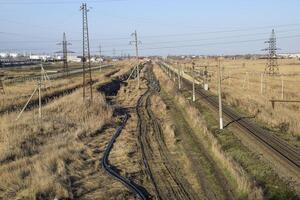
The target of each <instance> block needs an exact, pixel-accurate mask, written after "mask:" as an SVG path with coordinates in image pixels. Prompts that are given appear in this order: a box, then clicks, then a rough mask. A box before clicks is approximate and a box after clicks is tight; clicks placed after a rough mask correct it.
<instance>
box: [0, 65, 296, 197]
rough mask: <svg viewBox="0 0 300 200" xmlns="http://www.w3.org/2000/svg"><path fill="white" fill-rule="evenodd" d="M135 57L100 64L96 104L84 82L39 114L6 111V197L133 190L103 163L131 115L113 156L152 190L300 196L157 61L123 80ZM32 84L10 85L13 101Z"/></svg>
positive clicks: (56, 84)
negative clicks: (223, 128) (222, 129)
mask: <svg viewBox="0 0 300 200" xmlns="http://www.w3.org/2000/svg"><path fill="white" fill-rule="evenodd" d="M133 66H135V61H134V60H131V61H128V60H127V61H126V60H125V61H120V62H118V63H116V65H115V66H114V67H113V68H107V69H105V70H102V71H101V72H100V71H96V72H93V77H94V80H95V83H94V85H93V88H94V94H95V97H94V100H93V103H92V104H89V103H88V102H86V103H83V102H82V93H81V90H80V89H79V88H80V87H79V88H77V89H74V91H72V92H67V93H65V94H64V95H62V96H59V97H55V98H53V99H51V100H50V101H46V102H45V103H44V104H43V107H42V111H43V119H42V120H41V121H39V119H38V109H37V107H36V105H33V106H32V107H30V109H28V110H26V111H25V112H24V114H23V116H22V117H21V118H20V120H19V121H15V118H16V116H17V114H18V110H19V109H15V110H14V109H12V110H11V111H10V112H2V113H1V114H0V119H1V120H0V127H1V128H0V147H1V148H0V174H1V178H0V198H1V199H5V200H6V199H26V198H27V199H38V200H44V199H55V198H56V199H105V200H106V199H135V195H136V194H135V193H134V192H133V191H132V190H130V189H129V188H127V187H125V186H126V184H124V183H123V184H122V182H120V181H119V180H117V179H115V178H114V177H112V176H110V175H109V174H108V173H107V171H106V170H105V169H104V168H103V166H102V167H101V160H102V158H103V156H104V152H105V151H106V150H107V148H108V144H109V142H110V141H111V139H112V138H113V136H114V134H115V132H116V130H117V129H118V127H119V125H120V124H121V121H123V119H124V116H125V114H127V115H128V116H129V118H128V120H127V121H126V123H125V125H124V127H123V128H122V129H121V133H120V135H119V136H118V137H117V138H116V140H115V142H114V143H113V146H112V149H111V151H110V154H109V157H108V160H107V162H108V163H107V165H108V167H109V168H110V169H111V170H113V171H114V172H115V173H116V174H117V175H118V176H120V177H122V178H124V179H126V180H128V182H130V183H132V184H134V185H135V186H137V188H138V189H139V190H140V192H141V193H142V194H143V195H144V196H145V199H170V198H171V199H184V200H185V199H210V200H211V199H215V200H222V199H245V200H246V199H250V200H254V199H255V200H259V199H265V198H266V199H272V198H273V199H280V200H281V199H282V200H284V199H288V198H290V199H297V196H296V194H295V190H294V188H297V187H298V186H295V185H294V182H292V181H291V180H287V179H285V178H284V177H285V176H284V175H282V176H279V175H278V174H277V173H278V172H277V171H274V169H273V168H272V167H270V163H268V162H267V161H266V160H265V159H264V158H263V157H261V156H260V155H258V154H257V152H254V151H251V150H249V147H248V146H246V145H244V143H242V142H241V141H239V139H238V138H237V137H236V136H235V134H234V133H233V132H234V131H236V130H235V129H234V128H229V129H226V132H224V134H218V130H217V125H216V124H217V121H216V120H215V119H214V116H213V114H211V113H210V112H209V111H208V109H207V108H205V106H204V105H202V104H201V103H200V102H197V103H196V104H193V103H191V102H190V98H189V97H190V91H188V90H186V89H183V90H182V91H181V92H179V91H178V90H177V88H178V87H177V85H176V82H173V81H171V80H170V79H169V77H168V76H167V75H166V74H164V72H163V70H162V69H160V68H159V66H158V65H155V64H154V62H152V63H151V62H147V63H146V64H145V65H144V67H143V69H142V70H141V82H140V89H138V88H137V81H136V80H135V79H132V80H129V81H128V82H125V81H124V80H126V79H127V77H126V76H128V75H129V73H130V69H131V68H132V67H133ZM124 74H126V76H124ZM135 75H136V74H135V73H133V76H135ZM120 77H122V79H121V78H120ZM132 78H134V77H132ZM172 80H173V78H172ZM81 82H82V77H81V76H80V75H78V76H72V77H69V78H67V79H57V80H52V81H51V86H50V87H49V89H48V90H49V91H48V92H49V93H48V95H53V94H55V93H56V92H58V91H66V90H68V88H69V87H75V86H76V85H77V84H78V85H80V84H82V83H81ZM31 83H34V82H30V81H27V82H24V83H23V85H24V89H25V90H24V91H22V90H21V85H22V84H20V83H15V84H11V85H8V86H7V88H8V94H10V96H9V97H10V98H11V99H12V100H9V99H8V97H4V98H3V102H6V108H7V107H9V106H14V107H16V106H17V105H19V104H21V103H24V102H23V101H25V100H26V98H25V96H26V95H24V98H23V99H22V98H21V99H18V98H17V96H18V95H17V94H18V93H21V92H24V94H27V97H28V95H29V94H30V92H31V90H32V89H33V87H34V86H35V85H34V84H31ZM29 88H30V89H29ZM45 92H47V90H45ZM5 98H6V99H5ZM35 98H36V97H35ZM13 100H14V101H13ZM35 100H36V99H35ZM204 141H205V142H204ZM256 169H259V171H257V170H256ZM274 188H277V189H274ZM278 188H280V189H278ZM296 190H297V189H296Z"/></svg>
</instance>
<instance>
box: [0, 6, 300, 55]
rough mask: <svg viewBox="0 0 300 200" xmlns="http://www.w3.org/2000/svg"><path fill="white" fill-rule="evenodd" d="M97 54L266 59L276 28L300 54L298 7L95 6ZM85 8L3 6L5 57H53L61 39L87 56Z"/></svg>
mask: <svg viewBox="0 0 300 200" xmlns="http://www.w3.org/2000/svg"><path fill="white" fill-rule="evenodd" d="M86 2H87V4H88V6H89V7H91V10H90V12H89V29H90V38H91V50H92V52H94V53H95V52H97V51H98V46H99V44H100V43H101V44H102V47H103V51H104V54H106V55H111V54H112V50H113V49H116V54H121V52H123V53H130V54H133V51H132V49H133V47H132V46H129V41H130V39H131V38H130V34H131V33H132V32H133V31H134V30H135V29H136V30H137V31H138V34H139V37H140V40H141V41H142V45H141V47H140V48H141V54H142V55H168V54H245V53H261V51H260V50H261V49H263V48H265V47H266V45H265V44H264V42H263V40H264V39H267V38H268V37H269V35H270V33H271V29H272V27H274V28H275V31H276V34H277V36H278V46H279V47H280V48H281V49H282V52H299V51H300V50H299V47H298V46H299V45H298V44H300V12H299V8H300V1H299V0H285V1H283V0H209V1H208V0H207V1H202V0H185V1H184V0H181V1H180V0H90V1H86ZM80 5H81V1H77V0H65V1H63V0H61V1H59V0H52V1H51V0H39V1H38V0H0V7H1V12H0V22H1V23H0V24H1V26H0V51H5V50H9V51H18V52H23V51H27V52H29V51H32V52H47V53H51V52H55V51H58V50H60V47H59V46H57V45H56V43H58V42H59V41H60V40H61V39H62V33H63V32H66V33H67V38H68V40H70V41H71V42H72V43H73V45H72V46H70V49H71V50H73V51H75V52H76V53H78V54H80V53H81V29H82V25H81V12H80V11H79V7H80Z"/></svg>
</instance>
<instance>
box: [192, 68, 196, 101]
mask: <svg viewBox="0 0 300 200" xmlns="http://www.w3.org/2000/svg"><path fill="white" fill-rule="evenodd" d="M192 70H193V71H192V76H193V102H195V100H196V97H195V63H194V62H192Z"/></svg>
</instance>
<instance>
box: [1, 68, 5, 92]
mask: <svg viewBox="0 0 300 200" xmlns="http://www.w3.org/2000/svg"><path fill="white" fill-rule="evenodd" d="M3 77H4V73H3V72H0V92H1V93H2V94H5V90H4V84H3V81H2V78H3Z"/></svg>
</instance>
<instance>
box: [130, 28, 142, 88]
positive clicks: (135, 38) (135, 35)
mask: <svg viewBox="0 0 300 200" xmlns="http://www.w3.org/2000/svg"><path fill="white" fill-rule="evenodd" d="M131 36H133V37H134V40H133V41H130V44H133V45H134V46H135V54H136V60H137V65H136V72H137V79H138V89H140V69H139V44H141V41H139V40H138V35H137V32H136V31H134V33H132V34H131Z"/></svg>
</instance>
